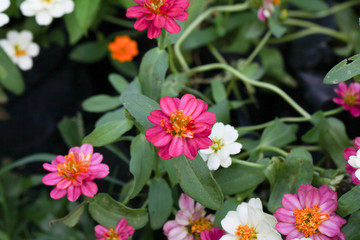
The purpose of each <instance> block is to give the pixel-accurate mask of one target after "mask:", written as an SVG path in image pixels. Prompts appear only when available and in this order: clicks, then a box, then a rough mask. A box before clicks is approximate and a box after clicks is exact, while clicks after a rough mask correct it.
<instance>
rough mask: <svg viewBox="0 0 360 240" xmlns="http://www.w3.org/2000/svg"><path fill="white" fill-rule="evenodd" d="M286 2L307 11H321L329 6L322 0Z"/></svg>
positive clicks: (292, 0) (291, 0)
mask: <svg viewBox="0 0 360 240" xmlns="http://www.w3.org/2000/svg"><path fill="white" fill-rule="evenodd" d="M288 2H289V3H292V4H294V5H295V6H297V7H298V8H301V9H303V10H307V11H321V10H326V9H328V8H329V6H328V5H327V4H326V3H325V2H324V1H322V0H301V1H299V0H288Z"/></svg>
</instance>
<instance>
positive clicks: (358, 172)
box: [355, 169, 360, 180]
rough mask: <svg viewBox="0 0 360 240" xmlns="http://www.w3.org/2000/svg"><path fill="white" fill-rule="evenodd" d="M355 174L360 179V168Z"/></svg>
mask: <svg viewBox="0 0 360 240" xmlns="http://www.w3.org/2000/svg"><path fill="white" fill-rule="evenodd" d="M355 176H356V177H357V179H359V180H360V169H358V170H356V172H355Z"/></svg>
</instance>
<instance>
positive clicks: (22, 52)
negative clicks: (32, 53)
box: [14, 44, 27, 57]
mask: <svg viewBox="0 0 360 240" xmlns="http://www.w3.org/2000/svg"><path fill="white" fill-rule="evenodd" d="M14 49H15V56H17V57H21V56H25V55H26V54H27V52H26V50H23V49H21V48H20V46H19V45H18V44H16V45H15V46H14Z"/></svg>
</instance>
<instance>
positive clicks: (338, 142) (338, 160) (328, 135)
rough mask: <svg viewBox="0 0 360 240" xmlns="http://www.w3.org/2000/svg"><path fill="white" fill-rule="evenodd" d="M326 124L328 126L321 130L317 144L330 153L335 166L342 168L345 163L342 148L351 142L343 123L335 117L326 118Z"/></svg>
mask: <svg viewBox="0 0 360 240" xmlns="http://www.w3.org/2000/svg"><path fill="white" fill-rule="evenodd" d="M327 124H328V125H329V127H328V128H326V129H325V130H324V131H322V132H321V134H320V140H319V144H320V146H321V147H323V148H324V149H325V150H326V151H327V152H328V153H329V154H330V157H331V158H332V160H333V161H334V163H335V164H336V166H337V167H338V168H340V169H344V168H345V165H346V161H345V160H344V149H345V148H347V147H349V145H350V144H351V141H350V139H349V138H348V136H347V135H346V129H345V125H344V123H343V122H341V121H340V120H338V119H336V118H328V119H327Z"/></svg>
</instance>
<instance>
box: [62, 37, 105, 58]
mask: <svg viewBox="0 0 360 240" xmlns="http://www.w3.org/2000/svg"><path fill="white" fill-rule="evenodd" d="M106 51H107V48H106V45H105V44H103V43H99V42H96V41H93V42H85V43H81V44H80V45H78V46H76V47H75V48H74V49H73V50H72V51H71V52H70V56H69V57H70V59H71V60H74V61H77V62H81V63H95V62H97V61H100V60H101V59H102V58H104V57H105V55H106Z"/></svg>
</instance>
